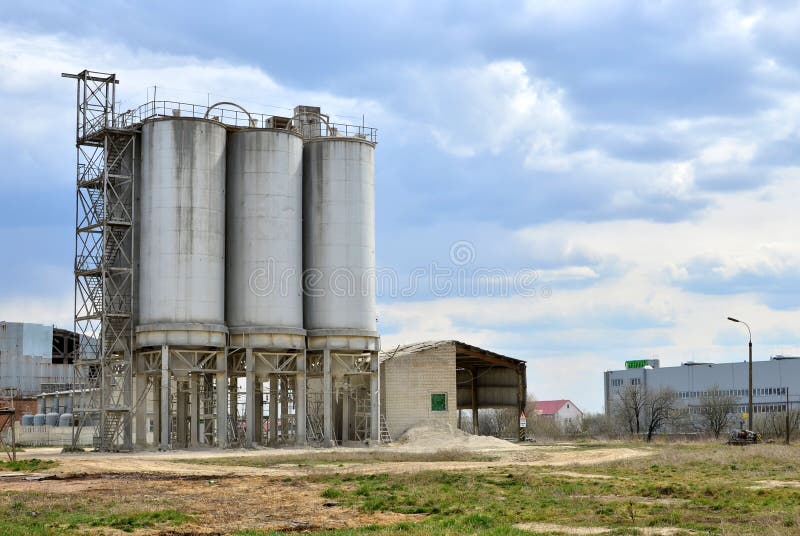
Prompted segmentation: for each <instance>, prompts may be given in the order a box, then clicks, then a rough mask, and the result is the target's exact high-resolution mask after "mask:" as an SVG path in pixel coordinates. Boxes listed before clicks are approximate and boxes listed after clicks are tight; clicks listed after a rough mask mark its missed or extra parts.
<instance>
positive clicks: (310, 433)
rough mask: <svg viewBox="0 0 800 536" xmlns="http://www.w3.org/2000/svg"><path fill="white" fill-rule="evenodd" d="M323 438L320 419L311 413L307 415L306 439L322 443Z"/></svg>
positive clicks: (310, 441)
mask: <svg viewBox="0 0 800 536" xmlns="http://www.w3.org/2000/svg"><path fill="white" fill-rule="evenodd" d="M323 439H324V434H323V432H322V426H320V423H319V421H318V419H314V418H313V417H311V415H308V416H306V441H308V442H309V443H315V444H320V443H322V440H323Z"/></svg>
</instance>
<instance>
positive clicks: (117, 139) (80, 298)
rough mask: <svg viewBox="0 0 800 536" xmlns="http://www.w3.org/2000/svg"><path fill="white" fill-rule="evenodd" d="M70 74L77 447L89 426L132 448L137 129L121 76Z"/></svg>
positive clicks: (98, 439)
mask: <svg viewBox="0 0 800 536" xmlns="http://www.w3.org/2000/svg"><path fill="white" fill-rule="evenodd" d="M62 76H64V77H66V78H72V79H75V80H77V83H78V92H77V102H76V106H77V109H78V114H77V124H76V135H75V139H76V147H77V154H78V158H77V173H76V186H77V189H76V195H77V203H76V207H77V208H76V214H75V317H74V319H75V332H77V333H78V334H79V337H80V344H79V345H78V346H79V347H78V351H77V355H76V356H75V361H74V362H75V366H74V370H75V377H74V380H73V384H74V386H75V389H76V392H75V394H73V398H74V401H73V412H74V414H75V419H74V425H73V435H72V446H73V448H75V447H77V446H78V443H79V442H80V436H81V431H82V429H83V428H84V427H85V426H87V425H89V426H95V427H96V428H95V437H94V444H95V446H96V447H97V449H98V450H120V449H130V448H132V447H133V444H132V429H131V426H132V419H131V415H132V413H133V411H134V409H135V407H136V406H137V405H138V403H139V402H138V401H137V402H136V403H134V401H133V400H132V398H133V397H132V391H133V390H132V383H133V378H132V363H133V329H132V323H133V288H134V268H133V266H134V264H133V250H134V236H133V232H134V231H133V230H134V219H133V199H134V197H135V196H134V162H135V157H134V155H135V152H136V151H135V149H136V147H135V144H136V132H135V131H134V130H131V129H119V128H115V119H116V116H115V113H114V102H115V88H116V84H117V83H118V81H117V79H116V76H115V75H113V74H108V73H96V72H90V71H82V72H81V73H78V74H64V75H62Z"/></svg>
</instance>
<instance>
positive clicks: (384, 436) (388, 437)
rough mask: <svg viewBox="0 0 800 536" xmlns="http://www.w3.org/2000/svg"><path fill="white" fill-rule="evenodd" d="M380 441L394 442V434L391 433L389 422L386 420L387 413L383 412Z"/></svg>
mask: <svg viewBox="0 0 800 536" xmlns="http://www.w3.org/2000/svg"><path fill="white" fill-rule="evenodd" d="M380 441H381V443H388V444H391V442H392V434H390V433H389V423H388V422H387V421H386V415H383V414H381V431H380Z"/></svg>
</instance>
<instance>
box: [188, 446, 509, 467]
mask: <svg viewBox="0 0 800 536" xmlns="http://www.w3.org/2000/svg"><path fill="white" fill-rule="evenodd" d="M496 459H497V457H495V456H490V455H487V454H483V453H475V452H467V451H463V450H440V451H437V452H435V453H421V452H398V451H374V450H365V451H360V452H359V451H346V452H341V451H331V450H326V451H320V452H316V453H313V454H309V453H308V452H302V453H298V454H290V453H287V454H269V455H266V456H225V457H219V458H217V457H215V458H182V459H178V460H172V461H174V462H175V463H190V464H196V465H222V466H238V467H272V466H275V465H301V466H312V465H332V464H333V465H336V464H345V463H347V464H372V463H376V462H378V463H380V462H388V463H395V462H488V461H494V460H496Z"/></svg>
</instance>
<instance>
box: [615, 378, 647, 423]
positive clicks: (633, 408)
mask: <svg viewBox="0 0 800 536" xmlns="http://www.w3.org/2000/svg"><path fill="white" fill-rule="evenodd" d="M646 403H647V393H646V392H645V390H644V388H643V387H642V386H640V385H629V386H627V387H625V388H624V389H623V390H622V391H617V397H616V399H615V400H614V404H613V407H612V411H613V414H614V417H615V418H616V419H617V420H618V421H619V422H620V424H621V425H622V426H623V428H624V429H625V430H626V431H627V432H629V433H630V434H631V435H639V434H640V433H641V431H642V428H643V424H644V416H645V415H644V410H645V406H646Z"/></svg>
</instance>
